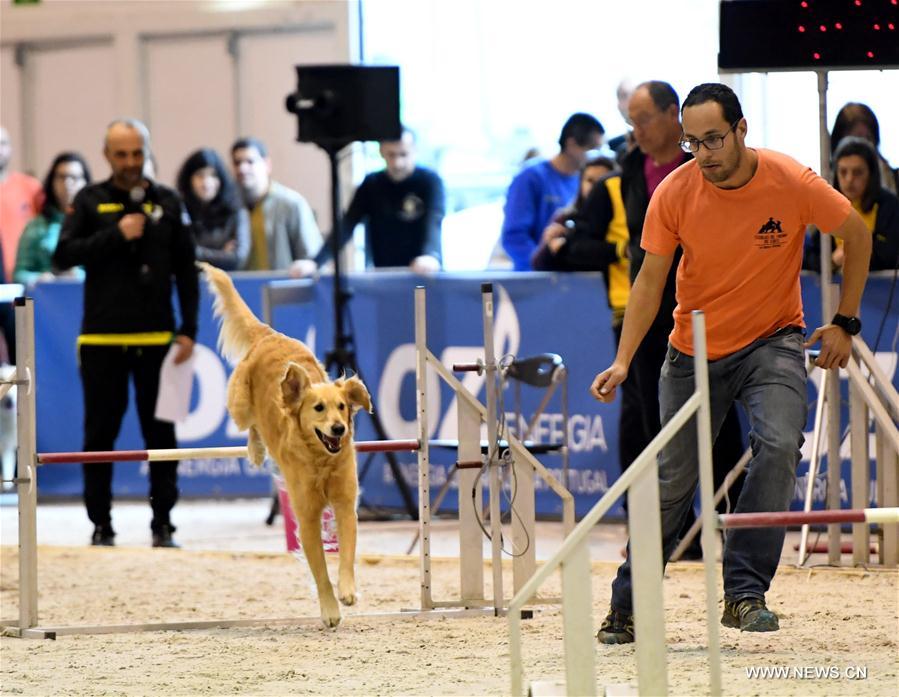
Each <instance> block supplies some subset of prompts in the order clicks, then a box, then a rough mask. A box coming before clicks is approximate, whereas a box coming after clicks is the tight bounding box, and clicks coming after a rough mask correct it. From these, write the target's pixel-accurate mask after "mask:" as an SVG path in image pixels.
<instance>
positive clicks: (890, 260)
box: [803, 136, 899, 271]
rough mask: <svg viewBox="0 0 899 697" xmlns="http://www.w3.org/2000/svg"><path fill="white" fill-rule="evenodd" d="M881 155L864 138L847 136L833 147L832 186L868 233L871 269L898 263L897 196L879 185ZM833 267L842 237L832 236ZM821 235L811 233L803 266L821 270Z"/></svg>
mask: <svg viewBox="0 0 899 697" xmlns="http://www.w3.org/2000/svg"><path fill="white" fill-rule="evenodd" d="M880 175H881V168H880V157H879V155H878V154H877V150H876V149H875V148H874V146H873V145H872V144H871V142H870V141H869V140H867V139H866V138H861V137H858V136H847V137H846V138H843V140H841V141H840V142H839V143H838V144H837V147H836V149H835V150H834V155H833V186H834V188H835V189H836V190H837V191H839V192H840V193H841V194H843V196H845V197H846V198H848V199H849V201H850V203H852V207H853V208H854V209H855V210H856V211H857V212H858V214H859V215H860V216H861V217H862V220H864V221H865V225H867V227H868V230H869V231H870V232H871V235H872V240H871V262H870V266H869V268H870V270H871V271H884V270H892V269H895V268H896V267H897V264H899V198H897V197H896V195H895V194H894V193H892V192H891V191H889V190H888V189H887V188H886V187H884V186H883V185H882V180H881V178H880ZM834 242H835V244H834V249H833V253H832V255H831V261H832V262H833V267H834V269H841V268H842V267H843V257H844V253H843V245H842V240H840V239H838V238H835V239H834ZM820 244H821V235H820V233H818V232H817V231H815V232H814V233H812V236H811V238H810V241H809V248H808V250H807V252H806V258H805V260H804V261H803V267H804V268H806V269H810V270H812V271H818V270H820V261H819V260H820V258H821V249H820Z"/></svg>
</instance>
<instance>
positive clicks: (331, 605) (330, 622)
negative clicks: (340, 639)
mask: <svg viewBox="0 0 899 697" xmlns="http://www.w3.org/2000/svg"><path fill="white" fill-rule="evenodd" d="M321 611H322V624H324V625H325V627H327V628H328V629H334V628H335V627H336V626H337V625H338V624H340V606H339V605H338V604H337V601H336V600H335V599H334V597H333V596H332V597H331V598H328V599H327V600H326V599H322V601H321Z"/></svg>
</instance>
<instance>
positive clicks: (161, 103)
mask: <svg viewBox="0 0 899 697" xmlns="http://www.w3.org/2000/svg"><path fill="white" fill-rule="evenodd" d="M144 55H145V59H146V63H145V71H144V72H145V75H146V89H145V95H146V98H145V104H144V112H145V113H146V115H147V121H148V125H149V127H150V131H151V135H152V138H153V151H154V154H155V156H156V161H157V166H158V168H159V171H158V178H159V181H161V182H163V183H165V184H168V185H170V186H173V185H174V184H175V177H176V176H177V173H178V170H179V169H180V168H181V164H182V163H183V162H184V160H185V159H186V158H187V156H188V155H189V154H190V153H191V152H193V151H194V150H196V149H198V148H201V147H211V148H214V149H216V150H218V152H219V154H220V155H222V156H223V157H225V161H226V162H227V157H226V155H227V152H228V148H229V147H230V145H231V143H232V141H233V139H234V134H235V132H236V124H235V95H234V80H233V75H234V68H233V65H232V60H231V56H230V55H229V54H228V43H227V36H226V35H215V36H209V37H202V38H199V37H189V36H188V37H185V38H183V39H182V38H178V39H175V38H173V39H155V40H154V39H148V40H146V41H145V44H144Z"/></svg>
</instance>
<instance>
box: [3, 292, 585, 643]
mask: <svg viewBox="0 0 899 697" xmlns="http://www.w3.org/2000/svg"><path fill="white" fill-rule="evenodd" d="M482 303H483V307H484V331H485V358H486V359H487V360H485V361H484V365H486V366H489V367H490V368H489V370H490V373H488V375H493V378H494V379H493V380H489V381H488V387H487V393H488V399H487V406H486V407H485V406H484V405H482V404H481V403H480V402H479V401H478V400H477V398H476V397H475V396H474V395H472V394H471V393H470V392H468V391H467V390H466V389H465V388H464V387H462V384H461V383H460V382H459V380H457V379H456V378H455V377H454V376H453V375H452V374H451V373H450V371H449V370H447V369H446V368H445V367H444V366H442V365H441V364H440V363H439V362H438V361H437V359H436V358H435V356H434V355H433V354H432V353H430V351H428V350H427V346H426V343H425V336H426V327H425V295H424V289H423V288H418V289H416V296H415V308H416V309H415V312H416V346H417V349H418V369H417V371H416V377H417V387H418V400H417V401H418V404H417V406H418V415H419V439H418V440H384V441H367V442H366V441H363V442H357V443H355V448H356V451H357V452H360V453H371V452H401V451H402V452H416V451H417V452H418V453H419V496H420V498H419V507H420V512H421V513H422V515H421V517H420V520H419V530H420V535H421V541H422V544H421V607H420V609H417V610H403V611H400V612H382V613H368V614H364V615H363V614H360V615H348V616H347V617H365V618H366V619H386V620H393V619H401V618H402V619H432V618H449V617H467V616H475V615H483V614H492V615H500V614H503V613H504V612H505V609H504V608H505V601H504V596H503V588H502V567H501V553H502V547H501V526H500V522H501V521H500V512H499V496H500V484H501V480H500V463H499V456H498V453H497V452H496V448H495V445H494V446H493V449H492V451H491V453H490V455H489V457H488V463H489V467H490V495H491V499H490V507H491V514H492V515H491V530H492V533H491V535H492V538H493V577H494V593H493V600H492V602H490V601H488V600H487V599H485V597H484V585H483V582H484V559H483V543H482V538H481V528H480V526H479V524H478V520H479V517H476V515H477V516H480V515H481V513H482V511H481V493H482V486H481V484H480V483H479V482H478V472H477V471H476V469H480V468H482V467H483V466H485V463H484V461H483V460H482V459H480V452H481V446H480V427H481V423H482V422H486V423H487V429H488V434H489V436H490V439H491V443H493V444H496V442H497V423H496V418H495V417H496V402H497V395H496V379H495V378H496V370H497V368H496V362H495V360H494V357H493V292H492V287H491V285H490V284H485V286H484V288H483V289H482ZM15 304H16V348H17V353H18V361H17V362H18V366H17V372H16V378H15V379H10V380H9V381H7V383H9V384H7V385H3V386H0V393H2V392H3V391H4V390H7V389H9V388H10V387H11V386H12V384H16V385H19V387H20V390H19V399H18V463H19V476H18V477H17V479H16V480H15V483H16V484H17V487H18V510H19V539H18V546H19V620H18V623H17V624H16V625H13V626H4V627H3V628H2V632H3V634H4V635H5V636H16V637H20V638H42V639H55V638H56V636H57V635H71V634H109V633H120V632H141V631H164V630H187V629H210V628H227V627H240V626H260V625H264V626H298V625H307V624H311V625H318V624H319V623H320V621H321V620H320V618H318V617H287V618H253V619H230V620H229V619H216V620H192V621H173V622H153V623H143V624H120V625H112V624H106V625H91V626H54V625H39V623H38V619H39V618H38V590H37V589H38V586H37V581H38V568H37V468H38V466H39V465H43V464H63V463H70V464H71V463H83V462H109V461H120V462H124V461H138V462H141V461H150V462H152V461H163V460H186V459H197V458H205V457H210V456H214V457H246V456H247V449H246V447H244V446H240V447H221V448H180V449H168V450H162V449H160V450H131V451H112V452H90V453H88V452H67V453H38V452H37V441H36V415H35V414H36V410H35V404H36V394H35V385H36V380H35V362H34V356H35V351H34V348H35V347H34V302H33V300H32V299H31V298H17V299H16V301H15ZM429 365H430V366H432V367H433V368H435V369H436V371H437V373H438V375H439V376H440V377H441V378H443V380H444V381H446V382H447V383H448V384H449V385H450V386H451V387H453V389H454V390H456V392H457V394H458V397H459V426H460V427H459V436H460V438H459V441H460V444H459V455H458V464H459V465H462V466H463V467H462V469H460V487H462V489H463V490H469V489H467V488H466V487H475V486H476V495H475V496H474V497H473V498H472V499H466V498H465V497H460V548H461V551H460V557H461V559H460V579H461V590H460V596H459V598H458V599H455V600H448V601H435V600H434V599H433V598H432V596H431V585H430V572H431V566H430V564H431V559H430V532H429V526H430V503H429V501H430V488H429V483H428V474H429V472H428V467H429V460H428V440H427V434H428V420H427V403H428V401H427V396H428V390H427V380H426V379H425V378H426V369H427V367H428V366H429ZM508 441H509V447H510V448H511V449H512V452H513V453H514V456H515V465H514V466H515V467H516V475H517V477H518V491H519V495H518V498H517V500H518V501H519V502H520V505H519V506H517V507H516V512H517V514H518V515H517V516H513V523H512V528H513V531H512V539H513V544H514V545H516V546H517V547H518V548H519V549H520V548H523V547H525V546H527V543H528V541H529V540H530V541H531V542H532V541H533V540H534V534H535V529H534V528H535V524H534V474H535V472H536V474H537V475H539V476H540V477H541V478H542V479H543V480H544V481H545V482H546V483H547V485H548V486H549V487H550V488H551V489H552V490H553V491H555V492H556V493H557V494H558V495H559V496H560V497H561V498H562V505H563V526H564V529H565V531H566V533H567V532H569V531H570V530H571V529H572V528H573V526H574V498H573V497H572V495H571V494H570V493H569V492H568V491H567V490H566V489H565V488H564V487H563V486H562V485H561V484H560V483H559V482H558V481H556V479H555V478H554V477H553V476H552V475H551V474H550V473H549V472H548V471H547V470H546V469H545V468H544V467H543V465H542V464H541V463H540V462H539V461H538V460H537V459H536V458H534V457H533V455H531V454H530V453H529V452H528V451H527V449H526V448H525V446H524V445H523V444H522V443H521V442H520V441H519V440H518V439H516V438H514V437H512V436H509V438H508ZM466 464H467V465H468V466H467V467H465V465H466ZM535 566H536V561H535V552H534V545H533V544H532V543H531V544H530V546H529V548H528V553H527V554H523V555H519V556H517V557H516V558H515V560H514V563H513V579H514V587H515V590H516V591H518V589H519V588H520V587H522V586H523V585H524V584H525V583H526V581H527V580H528V578H530V576H531V575H533V573H534V569H535ZM544 602H547V601H546V600H544Z"/></svg>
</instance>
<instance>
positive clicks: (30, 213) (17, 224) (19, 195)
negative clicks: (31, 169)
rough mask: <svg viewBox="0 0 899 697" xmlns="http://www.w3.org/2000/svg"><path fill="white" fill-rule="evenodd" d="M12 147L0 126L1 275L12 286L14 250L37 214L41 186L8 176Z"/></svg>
mask: <svg viewBox="0 0 899 697" xmlns="http://www.w3.org/2000/svg"><path fill="white" fill-rule="evenodd" d="M11 157H12V145H11V143H10V140H9V133H8V132H7V130H6V129H5V128H3V126H0V244H2V245H3V261H4V268H3V271H4V273H5V274H6V276H5V277H6V279H7V280H8V281H9V282H12V270H13V266H15V263H16V250H17V249H18V246H19V238H20V237H21V236H22V230H24V229H25V224H26V223H27V222H28V221H29V220H31V219H32V218H33V217H34V216H35V215H37V212H38V211H39V210H40V207H41V202H42V198H43V196H42V192H41V183H40V182H39V181H38V180H37V179H35V178H34V177H29V176H28V175H27V174H22V173H21V172H11V171H10V169H9V161H10V159H11Z"/></svg>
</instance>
